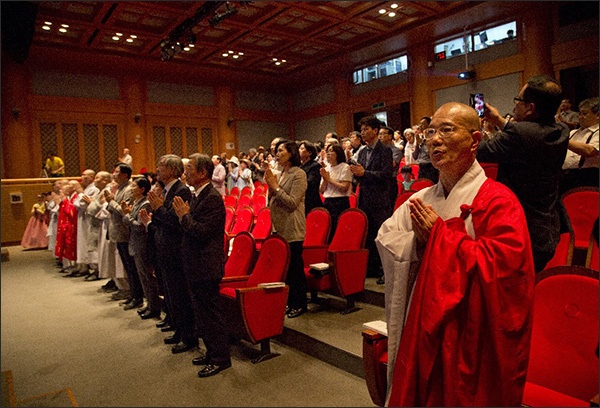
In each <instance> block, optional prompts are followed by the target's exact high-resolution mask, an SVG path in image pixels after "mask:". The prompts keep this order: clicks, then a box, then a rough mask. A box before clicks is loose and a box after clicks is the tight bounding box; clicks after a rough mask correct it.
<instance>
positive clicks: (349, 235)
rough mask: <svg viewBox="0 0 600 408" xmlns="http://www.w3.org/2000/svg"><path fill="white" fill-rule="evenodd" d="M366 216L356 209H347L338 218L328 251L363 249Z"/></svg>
mask: <svg viewBox="0 0 600 408" xmlns="http://www.w3.org/2000/svg"><path fill="white" fill-rule="evenodd" d="M367 227H368V221H367V215H366V214H365V213H364V212H363V211H362V210H361V209H358V208H348V209H346V210H344V211H343V212H342V213H341V214H340V216H339V217H338V223H337V227H336V229H335V233H334V235H333V239H332V240H331V243H330V244H329V248H328V250H329V251H340V250H354V249H362V248H364V247H365V241H366V239H367Z"/></svg>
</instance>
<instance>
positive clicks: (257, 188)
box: [252, 182, 265, 198]
mask: <svg viewBox="0 0 600 408" xmlns="http://www.w3.org/2000/svg"><path fill="white" fill-rule="evenodd" d="M260 194H265V188H264V187H263V185H262V183H260V182H257V184H255V185H254V191H253V192H252V197H253V198H254V197H256V196H257V195H260Z"/></svg>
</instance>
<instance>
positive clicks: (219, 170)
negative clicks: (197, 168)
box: [211, 154, 227, 196]
mask: <svg viewBox="0 0 600 408" xmlns="http://www.w3.org/2000/svg"><path fill="white" fill-rule="evenodd" d="M212 162H213V164H214V165H215V170H214V171H213V175H212V180H211V181H212V185H213V187H214V188H215V189H216V190H217V191H218V192H219V193H221V195H222V196H224V195H225V194H226V193H227V191H226V189H225V177H226V176H227V171H226V170H225V167H223V165H222V164H221V157H220V156H219V155H218V154H215V155H213V157H212Z"/></svg>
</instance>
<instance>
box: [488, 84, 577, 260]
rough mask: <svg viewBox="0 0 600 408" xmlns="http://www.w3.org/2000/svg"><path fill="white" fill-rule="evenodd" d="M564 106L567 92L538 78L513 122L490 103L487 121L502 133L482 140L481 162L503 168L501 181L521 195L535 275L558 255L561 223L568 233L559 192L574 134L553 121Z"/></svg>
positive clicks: (519, 103)
mask: <svg viewBox="0 0 600 408" xmlns="http://www.w3.org/2000/svg"><path fill="white" fill-rule="evenodd" d="M561 100H562V90H561V87H560V85H559V84H558V83H557V82H556V81H555V80H554V79H552V78H550V77H548V76H535V77H533V78H530V79H529V80H528V81H527V83H526V84H525V86H524V87H523V88H522V89H521V92H519V95H517V96H516V97H515V98H514V103H515V108H514V110H513V114H514V115H513V117H514V121H508V120H506V119H505V118H504V117H503V116H501V115H500V113H499V112H498V110H497V109H496V108H494V107H493V106H491V105H490V104H488V103H486V104H485V114H484V115H485V116H484V117H485V119H486V120H487V121H488V122H489V123H491V124H492V125H495V126H498V128H499V129H502V132H501V133H500V134H498V135H497V136H495V137H493V138H491V139H489V140H483V141H482V142H481V143H480V144H479V148H478V150H477V160H478V161H480V162H491V163H498V177H497V180H498V181H499V182H501V183H503V184H505V185H506V186H508V187H509V188H510V189H511V190H512V191H513V192H514V193H515V194H516V196H517V197H518V198H519V201H520V202H521V205H522V206H523V209H524V210H525V216H526V217H527V227H528V228H529V235H530V237H531V245H532V248H533V260H534V262H535V271H536V272H540V271H541V270H543V269H544V267H545V266H546V264H547V263H548V261H549V260H550V259H551V258H552V256H553V255H554V251H555V249H556V245H557V244H558V241H559V239H560V231H561V221H563V222H562V225H563V226H562V228H563V229H564V228H565V224H564V218H562V220H561V216H560V211H561V210H562V205H561V204H560V197H559V195H558V187H559V182H560V177H561V169H562V165H563V162H564V160H565V156H566V154H567V147H568V145H569V128H568V127H567V126H566V125H565V124H563V123H556V122H555V120H554V114H555V113H556V110H557V109H558V106H559V105H560V102H561Z"/></svg>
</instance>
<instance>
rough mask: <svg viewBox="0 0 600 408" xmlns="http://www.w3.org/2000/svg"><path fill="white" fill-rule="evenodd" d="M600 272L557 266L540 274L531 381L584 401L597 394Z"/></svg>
mask: <svg viewBox="0 0 600 408" xmlns="http://www.w3.org/2000/svg"><path fill="white" fill-rule="evenodd" d="M597 347H598V272H596V271H592V270H591V269H588V268H585V267H582V266H556V267H554V268H549V269H546V270H544V271H542V272H540V273H538V274H537V275H536V286H535V297H534V306H533V330H532V337H531V351H530V358H529V368H528V372H527V381H528V382H530V383H533V384H536V385H540V386H543V387H545V388H549V389H550V390H555V391H558V392H560V393H562V394H566V395H569V396H572V397H575V398H578V399H580V400H583V401H589V399H590V398H591V397H593V396H594V395H596V394H598V357H597V356H596V348H597Z"/></svg>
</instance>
